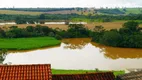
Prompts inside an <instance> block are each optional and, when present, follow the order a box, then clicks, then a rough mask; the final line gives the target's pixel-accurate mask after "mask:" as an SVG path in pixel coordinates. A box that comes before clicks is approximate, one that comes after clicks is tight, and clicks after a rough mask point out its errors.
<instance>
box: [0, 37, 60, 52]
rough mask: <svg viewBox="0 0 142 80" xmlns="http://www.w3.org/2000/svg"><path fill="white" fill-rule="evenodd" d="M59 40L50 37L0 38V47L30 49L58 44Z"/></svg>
mask: <svg viewBox="0 0 142 80" xmlns="http://www.w3.org/2000/svg"><path fill="white" fill-rule="evenodd" d="M59 44H60V41H58V40H56V39H55V38H52V37H34V38H14V39H0V49H8V50H30V49H37V48H43V47H49V46H55V45H59Z"/></svg>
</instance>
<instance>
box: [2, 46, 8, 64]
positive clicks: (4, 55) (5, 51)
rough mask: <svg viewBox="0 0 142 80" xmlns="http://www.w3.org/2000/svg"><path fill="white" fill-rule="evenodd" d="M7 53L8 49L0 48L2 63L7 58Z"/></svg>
mask: <svg viewBox="0 0 142 80" xmlns="http://www.w3.org/2000/svg"><path fill="white" fill-rule="evenodd" d="M6 55H7V50H6V49H2V50H0V63H2V62H3V61H4V59H5V58H6Z"/></svg>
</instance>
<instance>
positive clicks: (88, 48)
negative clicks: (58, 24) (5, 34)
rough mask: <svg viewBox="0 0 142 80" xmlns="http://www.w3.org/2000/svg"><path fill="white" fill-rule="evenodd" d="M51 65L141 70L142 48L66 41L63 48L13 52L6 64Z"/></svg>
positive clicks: (83, 41)
mask: <svg viewBox="0 0 142 80" xmlns="http://www.w3.org/2000/svg"><path fill="white" fill-rule="evenodd" d="M9 62H10V63H12V64H51V66H52V68H54V69H86V70H92V69H95V68H98V69H100V70H124V69H133V68H142V49H132V48H114V47H108V46H103V45H100V44H97V43H93V42H91V39H89V38H75V39H64V40H62V43H61V45H60V46H57V47H51V48H44V49H38V50H33V51H24V52H11V53H9V54H8V55H7V56H6V59H5V60H4V63H9Z"/></svg>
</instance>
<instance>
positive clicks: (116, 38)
mask: <svg viewBox="0 0 142 80" xmlns="http://www.w3.org/2000/svg"><path fill="white" fill-rule="evenodd" d="M121 40H122V37H121V35H120V34H119V33H118V32H116V31H107V32H105V33H104V35H103V37H102V38H101V40H100V43H102V44H105V45H108V46H119V43H120V41H121Z"/></svg>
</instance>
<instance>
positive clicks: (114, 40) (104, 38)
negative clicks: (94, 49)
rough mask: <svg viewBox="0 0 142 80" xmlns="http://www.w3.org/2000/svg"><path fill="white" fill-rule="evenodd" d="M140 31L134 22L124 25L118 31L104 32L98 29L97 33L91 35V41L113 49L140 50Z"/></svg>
mask: <svg viewBox="0 0 142 80" xmlns="http://www.w3.org/2000/svg"><path fill="white" fill-rule="evenodd" d="M141 30H142V29H141V28H140V27H138V22H135V21H129V22H126V23H124V24H123V27H122V28H120V29H119V30H117V29H112V30H110V31H105V30H102V27H100V31H99V32H94V33H93V35H92V36H93V38H92V41H95V42H98V43H101V44H104V45H108V46H113V47H130V48H142V32H141Z"/></svg>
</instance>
